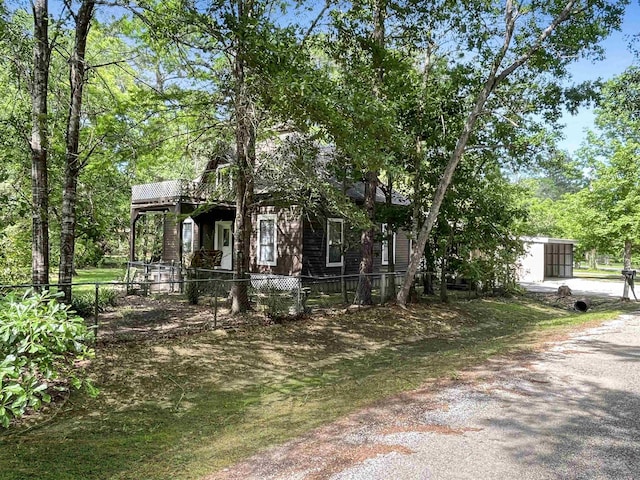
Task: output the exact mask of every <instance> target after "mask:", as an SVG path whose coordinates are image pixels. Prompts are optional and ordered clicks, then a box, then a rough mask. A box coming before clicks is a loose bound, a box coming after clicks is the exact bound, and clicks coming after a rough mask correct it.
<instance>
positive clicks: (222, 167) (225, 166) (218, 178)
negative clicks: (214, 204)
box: [216, 163, 233, 188]
mask: <svg viewBox="0 0 640 480" xmlns="http://www.w3.org/2000/svg"><path fill="white" fill-rule="evenodd" d="M224 170H228V173H229V185H223V183H224V182H223V181H222V180H223V173H224V172H223V171H224ZM216 187H225V188H226V187H229V188H233V177H232V174H231V164H230V163H224V164H222V165H218V166H217V167H216Z"/></svg>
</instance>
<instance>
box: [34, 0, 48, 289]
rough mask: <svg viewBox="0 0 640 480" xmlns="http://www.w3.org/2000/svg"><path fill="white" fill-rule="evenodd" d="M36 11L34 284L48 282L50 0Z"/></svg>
mask: <svg viewBox="0 0 640 480" xmlns="http://www.w3.org/2000/svg"><path fill="white" fill-rule="evenodd" d="M31 9H32V12H33V27H34V30H33V65H32V73H31V82H30V85H29V86H30V93H31V122H32V123H31V139H30V141H29V146H30V148H31V196H32V202H33V205H32V214H31V221H32V248H31V256H32V259H31V268H32V274H31V276H32V283H33V284H34V285H36V286H40V287H42V286H46V285H48V284H49V177H48V173H49V172H48V156H49V143H48V142H49V128H48V118H47V116H48V109H47V98H48V89H49V64H50V61H51V47H50V45H49V9H48V3H47V0H35V1H34V2H32V3H31Z"/></svg>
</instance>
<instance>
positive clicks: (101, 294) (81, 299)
mask: <svg viewBox="0 0 640 480" xmlns="http://www.w3.org/2000/svg"><path fill="white" fill-rule="evenodd" d="M117 302H118V292H117V290H115V289H114V288H108V287H100V288H99V290H98V312H103V311H104V310H105V309H106V308H107V307H115V306H116V305H117ZM95 308H96V301H95V293H93V292H91V293H89V292H79V293H74V294H73V296H72V298H71V310H73V311H74V312H76V313H77V314H78V315H80V316H81V317H83V318H87V317H90V316H92V315H94V314H95Z"/></svg>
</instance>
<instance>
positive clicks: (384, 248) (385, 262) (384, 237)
mask: <svg viewBox="0 0 640 480" xmlns="http://www.w3.org/2000/svg"><path fill="white" fill-rule="evenodd" d="M387 225H388V224H386V223H383V224H382V225H380V231H381V232H382V242H381V251H380V265H389V258H388V256H387V258H385V252H386V251H387V245H386V244H387V232H386V229H387V228H388V227H387ZM397 245H398V242H397V238H396V232H393V264H394V265H395V264H396V259H397V257H396V246H397Z"/></svg>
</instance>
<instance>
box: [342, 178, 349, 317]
mask: <svg viewBox="0 0 640 480" xmlns="http://www.w3.org/2000/svg"><path fill="white" fill-rule="evenodd" d="M346 194H347V172H346V166H345V172H344V178H343V179H342V195H346ZM345 243H346V242H345V241H344V231H343V238H342V244H341V245H340V258H342V265H341V266H340V291H341V292H342V303H343V304H345V305H347V304H348V303H349V292H348V291H347V277H346V275H347V262H346V260H345V258H344V252H345Z"/></svg>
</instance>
